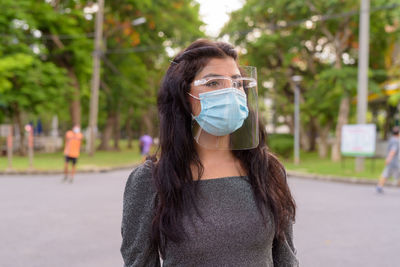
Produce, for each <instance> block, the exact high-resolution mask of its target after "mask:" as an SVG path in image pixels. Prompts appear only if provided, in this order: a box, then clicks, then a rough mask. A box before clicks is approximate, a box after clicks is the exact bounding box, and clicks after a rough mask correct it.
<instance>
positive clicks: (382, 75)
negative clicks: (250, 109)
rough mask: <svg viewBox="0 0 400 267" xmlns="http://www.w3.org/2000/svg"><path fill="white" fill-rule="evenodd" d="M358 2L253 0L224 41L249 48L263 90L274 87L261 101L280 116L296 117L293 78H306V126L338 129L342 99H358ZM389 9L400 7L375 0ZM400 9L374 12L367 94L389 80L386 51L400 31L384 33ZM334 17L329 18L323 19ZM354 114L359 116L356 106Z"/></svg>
mask: <svg viewBox="0 0 400 267" xmlns="http://www.w3.org/2000/svg"><path fill="white" fill-rule="evenodd" d="M359 3H360V1H358V0H350V1H342V0H329V1H322V0H313V1H300V0H295V1H289V0H288V1H281V0H272V1H261V0H248V1H246V3H245V4H244V6H243V7H242V8H241V9H239V10H237V11H234V12H233V13H232V14H231V18H230V21H229V22H228V23H227V24H226V25H225V27H224V29H223V31H222V34H221V35H222V36H223V35H226V36H228V37H229V38H230V40H231V41H232V42H234V43H235V44H237V45H239V46H241V47H243V48H245V50H244V51H245V53H244V54H243V55H241V60H242V62H243V63H244V64H249V65H254V66H256V67H257V69H258V78H259V80H260V81H261V82H260V83H259V84H263V82H265V81H268V82H272V84H273V87H272V88H268V89H267V88H260V89H259V95H260V96H265V97H268V98H272V100H273V101H274V107H275V112H276V113H277V114H279V116H280V115H282V116H292V114H293V109H294V108H293V102H294V96H293V88H294V84H293V83H292V82H291V78H292V76H293V75H301V76H302V77H303V80H302V82H301V83H300V84H299V87H300V91H301V123H302V124H303V127H304V128H310V127H311V125H310V123H315V124H317V125H319V126H321V127H323V126H325V125H330V126H331V127H334V126H335V124H336V120H337V117H338V115H339V114H338V112H339V106H340V100H341V99H342V98H343V97H345V96H349V97H351V98H353V99H354V97H355V95H356V90H357V59H358V58H357V57H358V28H359V25H358V21H359V16H358V10H359ZM392 3H398V1H395V0H393V1H390V3H388V2H386V1H383V0H378V1H374V2H373V3H372V2H371V9H373V8H374V7H379V6H387V5H390V4H392ZM399 10H400V9H397V10H391V9H383V10H379V9H378V10H377V11H374V12H372V13H371V19H370V25H371V35H370V43H371V46H370V47H371V48H370V75H369V78H370V79H369V92H375V93H376V92H380V91H381V88H379V84H380V83H382V82H383V81H385V80H386V79H387V77H388V75H387V68H386V67H385V65H384V59H385V53H386V51H387V50H388V49H389V45H390V40H392V39H393V38H395V36H396V32H398V30H399V29H398V27H397V31H396V32H388V31H386V28H385V27H386V26H387V25H395V20H396V18H398V17H399V12H400V11H399ZM351 12H353V13H352V14H351ZM336 14H342V15H340V16H336ZM330 15H333V17H332V18H331V19H327V20H323V21H321V20H319V18H320V17H321V16H330ZM307 21H308V22H307ZM313 21H314V22H313ZM306 22H307V23H308V26H307V24H306ZM345 58H347V60H345ZM394 98H395V97H393V99H394ZM396 99H397V98H396ZM393 101H395V100H393ZM350 111H351V115H352V116H354V105H351V107H350ZM328 122H329V124H328Z"/></svg>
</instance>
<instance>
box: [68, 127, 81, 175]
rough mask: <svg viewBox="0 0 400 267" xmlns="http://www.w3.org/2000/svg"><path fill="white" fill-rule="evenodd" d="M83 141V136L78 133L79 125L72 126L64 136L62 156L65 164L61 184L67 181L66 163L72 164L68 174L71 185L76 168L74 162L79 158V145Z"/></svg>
mask: <svg viewBox="0 0 400 267" xmlns="http://www.w3.org/2000/svg"><path fill="white" fill-rule="evenodd" d="M82 139H83V134H82V133H81V131H80V127H79V125H74V127H73V128H72V131H71V130H69V131H68V132H67V133H66V134H65V148H64V156H65V164H64V179H63V182H65V181H67V180H68V163H69V162H71V163H72V169H71V174H70V177H69V178H70V180H69V182H70V183H72V182H73V181H74V174H75V168H76V162H77V160H78V157H79V153H80V149H81V143H82Z"/></svg>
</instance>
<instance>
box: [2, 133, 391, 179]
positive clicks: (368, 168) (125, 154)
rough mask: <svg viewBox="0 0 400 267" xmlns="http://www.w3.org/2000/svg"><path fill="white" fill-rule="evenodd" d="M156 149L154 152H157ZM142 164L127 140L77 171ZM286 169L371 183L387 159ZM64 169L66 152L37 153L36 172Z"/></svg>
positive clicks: (21, 164)
mask: <svg viewBox="0 0 400 267" xmlns="http://www.w3.org/2000/svg"><path fill="white" fill-rule="evenodd" d="M155 148H156V147H155V146H153V152H154V150H155ZM141 161H142V156H141V155H140V153H139V148H138V141H137V140H136V141H134V143H133V148H132V149H128V148H127V144H126V141H121V150H120V151H96V153H95V155H94V156H93V157H90V156H89V155H88V154H86V153H81V156H80V157H79V160H78V164H77V168H78V170H87V169H92V168H110V167H122V166H128V165H132V166H133V165H135V164H138V163H140V162H141ZM282 161H283V163H284V165H285V167H286V169H287V170H289V171H298V172H305V173H313V174H322V175H333V176H342V177H360V178H368V179H371V180H376V179H378V177H379V175H380V174H381V172H382V170H383V167H384V159H380V158H379V159H370V158H367V159H366V160H365V170H364V171H363V172H360V173H356V172H355V170H354V168H355V166H354V165H355V159H354V158H350V157H344V158H343V159H342V161H341V162H332V161H331V160H330V159H329V158H326V159H320V158H319V157H318V154H317V153H315V152H312V153H309V152H301V155H300V164H299V165H294V164H293V159H282ZM7 166H8V161H7V157H0V171H5V170H6V169H7ZM63 166H64V156H63V153H62V151H60V152H56V153H35V155H34V159H33V167H34V169H35V170H44V171H61V170H62V169H63ZM13 169H14V170H17V171H24V170H28V169H29V159H28V157H20V156H16V155H15V156H14V157H13Z"/></svg>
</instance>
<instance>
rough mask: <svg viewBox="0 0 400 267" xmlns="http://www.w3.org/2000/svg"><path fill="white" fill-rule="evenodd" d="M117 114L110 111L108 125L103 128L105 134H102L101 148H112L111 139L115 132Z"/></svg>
mask: <svg viewBox="0 0 400 267" xmlns="http://www.w3.org/2000/svg"><path fill="white" fill-rule="evenodd" d="M114 121H115V114H114V113H113V112H108V114H107V121H106V126H105V128H104V130H103V134H102V135H101V143H100V146H99V150H110V149H111V148H110V139H111V136H112V132H113V127H114V124H115V122H114Z"/></svg>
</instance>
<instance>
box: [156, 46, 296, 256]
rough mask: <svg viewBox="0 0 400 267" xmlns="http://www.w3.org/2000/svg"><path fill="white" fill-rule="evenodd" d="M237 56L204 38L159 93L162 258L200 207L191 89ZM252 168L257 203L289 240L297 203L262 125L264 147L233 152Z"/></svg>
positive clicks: (176, 62)
mask: <svg viewBox="0 0 400 267" xmlns="http://www.w3.org/2000/svg"><path fill="white" fill-rule="evenodd" d="M229 57H231V58H233V59H234V60H235V61H236V62H237V53H236V51H235V50H234V49H233V47H232V46H231V45H230V44H227V43H223V42H212V41H209V40H205V39H200V40H197V41H195V42H193V43H192V44H191V45H190V46H189V47H187V48H186V49H185V50H184V51H182V52H181V53H179V54H178V55H177V56H176V57H175V58H174V59H173V61H172V62H171V65H170V66H169V68H168V70H167V73H166V75H165V77H164V79H163V81H162V84H161V87H160V90H159V94H158V111H159V119H160V146H159V150H158V152H157V154H158V155H157V158H158V160H157V159H156V157H153V161H154V167H153V180H154V183H155V186H156V190H157V200H156V210H155V215H154V219H153V225H152V241H153V246H155V247H157V248H158V249H159V251H160V253H161V256H162V258H164V257H165V247H166V243H167V241H168V242H170V241H171V242H180V241H182V239H183V238H184V235H185V233H184V230H183V229H184V227H183V225H182V217H183V215H184V214H188V213H191V212H192V211H196V212H197V213H198V210H197V208H196V196H197V187H196V184H197V183H196V182H194V180H193V176H192V169H191V166H195V167H197V171H198V177H201V175H202V173H203V170H204V168H203V165H202V163H201V161H200V158H199V156H198V154H197V152H196V149H195V144H194V142H195V141H194V138H193V136H192V129H191V127H192V116H191V105H190V103H189V100H188V97H187V93H188V92H189V91H190V84H191V83H192V82H193V80H194V78H195V76H196V74H197V73H198V72H199V71H201V70H202V68H204V67H205V66H206V65H207V63H208V62H209V60H210V59H213V58H229ZM232 153H233V154H234V156H235V157H236V158H237V159H238V160H239V161H240V163H241V165H242V167H243V169H244V170H245V171H246V172H247V175H248V178H249V181H250V184H251V186H252V190H253V193H254V196H255V201H256V203H257V207H258V209H259V211H260V213H261V214H262V216H263V218H264V220H267V218H268V216H265V215H266V214H265V212H266V210H271V213H272V215H273V218H274V223H275V235H276V238H278V239H281V240H282V239H284V238H285V235H284V231H285V229H287V227H289V224H290V223H291V222H292V221H294V218H295V210H296V208H295V202H294V200H293V198H292V196H291V193H290V190H289V187H288V185H287V181H286V173H285V169H284V168H283V166H282V164H281V163H280V162H279V161H278V159H277V158H276V157H275V156H274V155H272V154H271V153H269V152H268V148H267V146H266V132H265V130H264V127H262V126H260V127H259V145H258V146H257V147H256V148H254V149H249V150H233V151H232Z"/></svg>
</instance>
